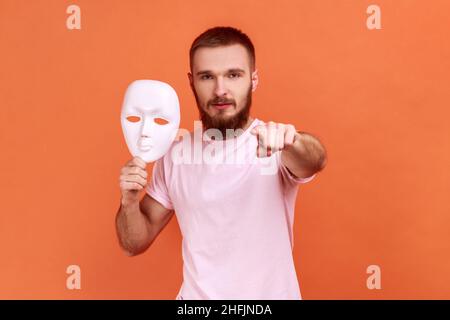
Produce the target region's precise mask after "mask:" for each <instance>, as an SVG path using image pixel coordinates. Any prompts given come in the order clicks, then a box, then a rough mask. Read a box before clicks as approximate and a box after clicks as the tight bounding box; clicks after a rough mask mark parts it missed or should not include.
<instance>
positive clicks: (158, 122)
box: [154, 118, 169, 126]
mask: <svg viewBox="0 0 450 320" xmlns="http://www.w3.org/2000/svg"><path fill="white" fill-rule="evenodd" d="M154 121H155V122H156V123H157V124H159V125H162V126H163V125H166V124H168V123H169V121H167V120H166V119H163V118H155V120H154Z"/></svg>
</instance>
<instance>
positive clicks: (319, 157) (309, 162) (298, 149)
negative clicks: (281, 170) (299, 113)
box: [281, 131, 327, 178]
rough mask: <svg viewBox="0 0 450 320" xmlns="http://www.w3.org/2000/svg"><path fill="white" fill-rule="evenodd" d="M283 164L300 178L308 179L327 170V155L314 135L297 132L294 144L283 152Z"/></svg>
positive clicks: (287, 146) (286, 146)
mask: <svg viewBox="0 0 450 320" xmlns="http://www.w3.org/2000/svg"><path fill="white" fill-rule="evenodd" d="M281 162H282V164H283V165H285V166H286V167H287V168H288V169H289V171H290V172H291V173H292V174H293V175H295V176H296V177H298V178H307V177H310V176H312V175H313V174H315V173H317V172H319V171H320V170H322V169H323V168H325V166H326V164H327V153H326V150H325V147H324V146H323V145H322V143H321V142H320V141H319V140H318V139H317V138H316V137H314V136H313V135H311V134H309V133H306V132H300V131H297V132H296V134H295V136H294V142H293V143H292V144H288V145H285V147H284V149H283V150H282V151H281Z"/></svg>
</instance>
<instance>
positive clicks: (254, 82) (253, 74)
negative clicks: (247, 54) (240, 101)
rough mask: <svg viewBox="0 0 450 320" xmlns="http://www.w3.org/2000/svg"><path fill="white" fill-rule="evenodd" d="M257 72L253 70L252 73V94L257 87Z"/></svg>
mask: <svg viewBox="0 0 450 320" xmlns="http://www.w3.org/2000/svg"><path fill="white" fill-rule="evenodd" d="M258 81H259V78H258V70H257V69H255V71H253V73H252V92H254V91H255V90H256V87H258Z"/></svg>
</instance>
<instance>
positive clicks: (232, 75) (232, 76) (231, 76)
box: [230, 73, 241, 78]
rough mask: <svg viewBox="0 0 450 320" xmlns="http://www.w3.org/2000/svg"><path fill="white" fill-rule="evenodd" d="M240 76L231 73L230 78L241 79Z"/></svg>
mask: <svg viewBox="0 0 450 320" xmlns="http://www.w3.org/2000/svg"><path fill="white" fill-rule="evenodd" d="M240 76H241V75H240V74H239V73H230V78H239V77H240Z"/></svg>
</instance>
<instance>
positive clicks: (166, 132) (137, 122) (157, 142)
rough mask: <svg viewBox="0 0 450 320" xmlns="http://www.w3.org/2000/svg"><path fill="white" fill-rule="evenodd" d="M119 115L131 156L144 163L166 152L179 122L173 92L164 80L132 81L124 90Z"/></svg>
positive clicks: (178, 113)
mask: <svg viewBox="0 0 450 320" xmlns="http://www.w3.org/2000/svg"><path fill="white" fill-rule="evenodd" d="M130 117H131V118H130ZM120 119H121V124H122V130H123V135H124V136H125V142H126V144H127V146H128V150H129V151H130V153H131V154H132V155H133V157H136V156H138V157H140V158H141V159H142V160H144V161H145V162H146V163H149V162H152V161H156V160H158V159H159V158H161V157H162V156H163V155H164V154H166V152H167V151H168V150H169V148H170V146H171V144H172V142H173V141H174V140H175V137H176V135H177V130H178V127H179V125H180V104H179V101H178V96H177V93H176V92H175V90H174V89H173V88H172V87H171V86H170V85H168V84H167V83H165V82H161V81H156V80H136V81H133V82H132V83H131V84H130V85H129V86H128V88H127V91H126V92H125V98H124V101H123V105H122V113H121V116H120ZM155 119H156V120H157V121H158V122H155Z"/></svg>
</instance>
